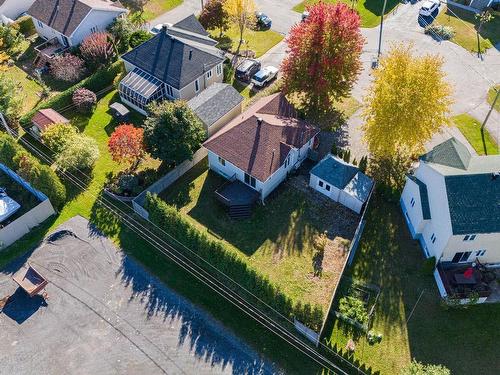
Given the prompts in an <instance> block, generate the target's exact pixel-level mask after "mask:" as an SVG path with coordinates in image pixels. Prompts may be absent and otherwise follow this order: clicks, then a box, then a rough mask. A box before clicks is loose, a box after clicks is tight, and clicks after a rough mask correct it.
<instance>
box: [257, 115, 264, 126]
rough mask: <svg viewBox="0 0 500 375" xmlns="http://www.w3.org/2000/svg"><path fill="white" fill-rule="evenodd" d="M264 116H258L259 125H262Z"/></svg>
mask: <svg viewBox="0 0 500 375" xmlns="http://www.w3.org/2000/svg"><path fill="white" fill-rule="evenodd" d="M262 121H263V120H262V117H257V125H262Z"/></svg>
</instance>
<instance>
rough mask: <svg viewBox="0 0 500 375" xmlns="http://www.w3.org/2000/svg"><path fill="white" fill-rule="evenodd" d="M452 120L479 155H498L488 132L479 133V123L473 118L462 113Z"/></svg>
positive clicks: (494, 143) (496, 146) (496, 147)
mask: <svg viewBox="0 0 500 375" xmlns="http://www.w3.org/2000/svg"><path fill="white" fill-rule="evenodd" d="M452 120H453V122H454V123H455V125H456V126H457V128H458V130H460V131H461V132H462V134H463V135H464V137H465V138H467V140H468V141H469V143H470V144H471V145H472V147H473V148H474V150H476V152H477V153H478V154H479V155H496V154H498V145H497V144H496V142H495V140H494V139H493V137H492V136H491V134H490V133H488V130H486V129H484V131H483V132H481V123H480V122H479V121H478V120H476V119H475V118H474V117H472V116H471V115H468V114H466V113H464V114H461V115H458V116H454V117H453V118H452Z"/></svg>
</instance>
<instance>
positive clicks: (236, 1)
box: [224, 0, 256, 50]
mask: <svg viewBox="0 0 500 375" xmlns="http://www.w3.org/2000/svg"><path fill="white" fill-rule="evenodd" d="M224 9H225V11H226V12H227V14H228V16H229V19H230V20H231V22H233V23H234V24H235V25H236V26H237V27H238V30H239V31H240V42H239V45H238V50H239V48H240V46H241V44H242V43H243V33H244V32H245V29H246V28H247V27H252V26H254V25H255V22H256V18H255V9H256V7H255V3H254V1H253V0H226V1H225V2H224Z"/></svg>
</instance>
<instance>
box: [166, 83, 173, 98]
mask: <svg viewBox="0 0 500 375" xmlns="http://www.w3.org/2000/svg"><path fill="white" fill-rule="evenodd" d="M165 89H166V90H167V95H168V96H170V97H171V98H173V97H174V90H173V89H172V86H169V85H165Z"/></svg>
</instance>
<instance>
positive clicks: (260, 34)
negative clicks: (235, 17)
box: [212, 26, 284, 57]
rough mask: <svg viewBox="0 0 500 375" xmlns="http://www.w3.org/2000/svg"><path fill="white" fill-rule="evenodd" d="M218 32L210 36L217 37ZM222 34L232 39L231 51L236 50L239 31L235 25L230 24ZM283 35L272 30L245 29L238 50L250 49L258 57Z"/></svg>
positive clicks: (279, 40) (281, 38) (280, 39)
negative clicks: (242, 41)
mask: <svg viewBox="0 0 500 375" xmlns="http://www.w3.org/2000/svg"><path fill="white" fill-rule="evenodd" d="M218 36H219V32H218V31H214V32H213V34H212V37H213V38H215V39H218ZM224 36H226V37H229V38H230V39H231V41H232V44H231V49H230V51H231V52H236V50H237V48H238V44H239V41H240V32H239V30H238V28H237V27H236V26H231V27H230V28H229V30H226V31H225V32H224ZM283 38H284V36H283V35H281V34H280V33H277V32H276V31H273V30H250V29H246V30H245V32H244V33H243V40H244V43H243V44H242V45H241V47H240V51H243V50H248V49H250V50H252V51H255V54H256V57H260V56H262V55H263V54H265V53H266V52H267V51H269V50H270V49H271V48H272V47H274V46H275V45H276V44H278V43H279V42H281V41H282V40H283Z"/></svg>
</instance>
